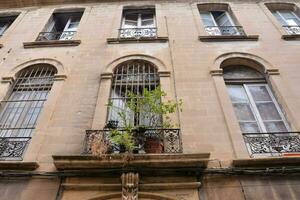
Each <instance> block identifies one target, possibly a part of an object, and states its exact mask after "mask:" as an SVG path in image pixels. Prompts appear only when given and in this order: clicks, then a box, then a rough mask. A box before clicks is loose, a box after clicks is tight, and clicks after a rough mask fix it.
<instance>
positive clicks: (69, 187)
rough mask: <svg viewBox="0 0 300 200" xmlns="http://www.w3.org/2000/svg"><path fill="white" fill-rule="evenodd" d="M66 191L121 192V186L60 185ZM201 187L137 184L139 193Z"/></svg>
mask: <svg viewBox="0 0 300 200" xmlns="http://www.w3.org/2000/svg"><path fill="white" fill-rule="evenodd" d="M62 186H63V187H64V189H66V190H98V191H99V190H104V191H107V190H121V189H122V185H121V184H117V183H116V184H82V183H78V184H72V183H64V184H62ZM200 186H201V183H200V182H178V183H144V184H139V190H140V191H153V190H170V189H172V190H174V189H197V188H199V187H200Z"/></svg>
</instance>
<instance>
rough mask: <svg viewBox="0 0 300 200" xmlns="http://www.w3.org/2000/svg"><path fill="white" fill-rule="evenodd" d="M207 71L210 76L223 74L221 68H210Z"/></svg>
mask: <svg viewBox="0 0 300 200" xmlns="http://www.w3.org/2000/svg"><path fill="white" fill-rule="evenodd" d="M209 73H210V75H212V76H223V70H222V69H216V70H210V72H209Z"/></svg>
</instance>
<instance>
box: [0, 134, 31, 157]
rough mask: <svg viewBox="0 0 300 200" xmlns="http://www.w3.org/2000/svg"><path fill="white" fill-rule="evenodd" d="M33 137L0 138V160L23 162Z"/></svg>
mask: <svg viewBox="0 0 300 200" xmlns="http://www.w3.org/2000/svg"><path fill="white" fill-rule="evenodd" d="M30 139H31V137H2V138H0V160H22V156H23V153H24V151H25V149H26V147H27V144H28V142H29V140H30Z"/></svg>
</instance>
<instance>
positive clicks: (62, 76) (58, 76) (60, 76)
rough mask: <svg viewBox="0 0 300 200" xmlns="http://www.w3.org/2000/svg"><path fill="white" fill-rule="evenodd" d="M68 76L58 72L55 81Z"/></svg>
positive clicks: (62, 79)
mask: <svg viewBox="0 0 300 200" xmlns="http://www.w3.org/2000/svg"><path fill="white" fill-rule="evenodd" d="M66 78H67V76H66V75H64V74H57V75H55V76H54V81H64V80H66Z"/></svg>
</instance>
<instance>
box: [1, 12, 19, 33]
mask: <svg viewBox="0 0 300 200" xmlns="http://www.w3.org/2000/svg"><path fill="white" fill-rule="evenodd" d="M16 18H17V16H3V17H2V16H0V36H2V35H3V34H4V33H5V31H6V30H7V29H8V28H9V27H10V25H11V24H12V23H13V22H14V21H15V19H16Z"/></svg>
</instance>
